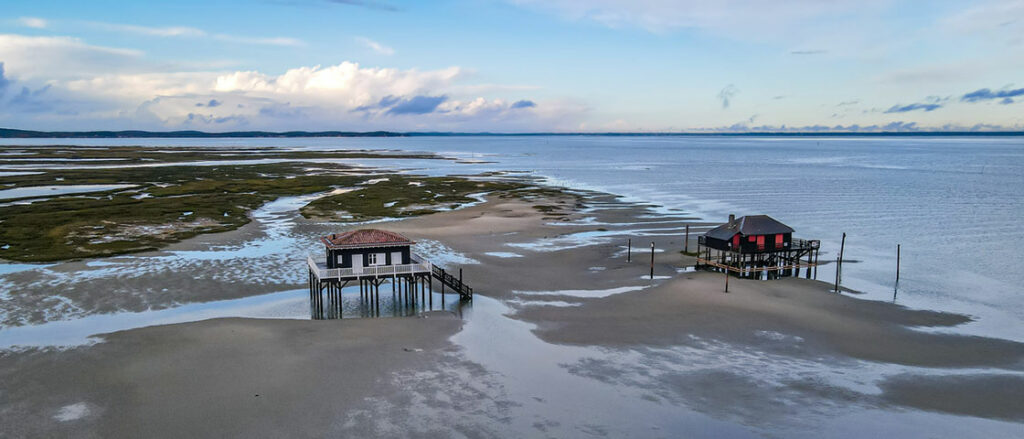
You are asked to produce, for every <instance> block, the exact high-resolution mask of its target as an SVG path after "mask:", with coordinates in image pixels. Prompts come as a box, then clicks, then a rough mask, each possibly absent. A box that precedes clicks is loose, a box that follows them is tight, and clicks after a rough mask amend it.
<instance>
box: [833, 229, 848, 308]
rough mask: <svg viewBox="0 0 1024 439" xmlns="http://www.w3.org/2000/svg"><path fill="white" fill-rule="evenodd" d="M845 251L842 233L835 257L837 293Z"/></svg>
mask: <svg viewBox="0 0 1024 439" xmlns="http://www.w3.org/2000/svg"><path fill="white" fill-rule="evenodd" d="M845 249H846V232H843V240H842V241H841V242H840V244H839V256H838V257H836V289H835V292H837V293H838V292H839V283H840V282H842V277H843V275H842V273H843V251H844V250H845Z"/></svg>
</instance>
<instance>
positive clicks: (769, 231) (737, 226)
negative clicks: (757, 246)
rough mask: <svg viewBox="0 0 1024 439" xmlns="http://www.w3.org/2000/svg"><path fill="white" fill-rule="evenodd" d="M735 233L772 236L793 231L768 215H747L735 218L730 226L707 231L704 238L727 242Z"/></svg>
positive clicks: (723, 225) (726, 225)
mask: <svg viewBox="0 0 1024 439" xmlns="http://www.w3.org/2000/svg"><path fill="white" fill-rule="evenodd" d="M737 232H739V233H742V234H743V235H747V236H749V235H774V234H776V233H793V229H792V228H791V227H789V226H787V225H785V224H782V223H780V222H779V221H778V220H776V219H775V218H772V217H770V216H768V215H747V216H745V217H741V218H736V221H735V222H733V223H732V224H731V225H730V224H729V223H725V224H722V225H720V226H718V227H715V228H713V229H711V230H708V232H707V233H705V234H704V236H708V237H711V238H715V239H721V240H723V241H728V240H729V239H732V236H733V235H735V234H736V233H737Z"/></svg>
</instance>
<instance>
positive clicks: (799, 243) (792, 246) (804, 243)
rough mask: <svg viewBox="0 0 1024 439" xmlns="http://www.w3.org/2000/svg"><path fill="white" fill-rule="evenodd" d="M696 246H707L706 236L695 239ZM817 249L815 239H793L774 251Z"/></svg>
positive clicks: (819, 242) (817, 243)
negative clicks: (786, 245) (787, 244)
mask: <svg viewBox="0 0 1024 439" xmlns="http://www.w3.org/2000/svg"><path fill="white" fill-rule="evenodd" d="M697 245H702V246H707V245H708V244H707V237H706V236H698V237H697ZM819 247H821V241H819V240H817V239H800V238H793V239H792V240H791V241H790V243H789V246H788V247H784V248H781V249H775V250H779V251H781V250H817V249H818V248H819ZM760 250H762V251H763V250H764V249H763V248H761V249H760Z"/></svg>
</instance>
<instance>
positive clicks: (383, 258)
mask: <svg viewBox="0 0 1024 439" xmlns="http://www.w3.org/2000/svg"><path fill="white" fill-rule="evenodd" d="M366 261H367V264H368V265H387V264H388V261H387V255H386V254H384V253H367V254H366Z"/></svg>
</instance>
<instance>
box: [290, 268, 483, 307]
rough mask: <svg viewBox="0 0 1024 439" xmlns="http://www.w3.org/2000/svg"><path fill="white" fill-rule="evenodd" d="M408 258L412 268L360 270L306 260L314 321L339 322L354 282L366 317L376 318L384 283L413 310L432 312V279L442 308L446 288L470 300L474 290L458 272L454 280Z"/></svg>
mask: <svg viewBox="0 0 1024 439" xmlns="http://www.w3.org/2000/svg"><path fill="white" fill-rule="evenodd" d="M411 256H412V262H413V263H411V264H401V265H373V266H368V267H362V268H327V263H326V261H319V260H316V259H313V257H312V256H307V257H306V265H307V269H308V270H309V300H310V307H311V311H312V316H313V318H314V319H323V318H341V315H342V309H341V304H342V300H341V292H342V290H343V289H344V288H345V287H346V286H347V285H348V284H349V282H353V281H354V282H355V283H356V284H358V285H359V297H360V303H361V304H362V305H361V306H362V307H363V308H365V309H366V310H369V311H368V315H372V314H373V312H376V313H377V314H378V315H379V313H380V286H381V284H384V283H390V284H391V289H392V295H393V296H394V299H396V301H397V302H399V303H402V304H403V306H412V307H413V308H415V307H417V306H423V305H424V304H428V305H429V306H430V309H433V306H434V305H433V302H434V294H433V292H434V286H433V285H434V282H433V281H434V279H437V280H438V281H440V284H441V294H440V298H441V307H442V308H444V300H445V288H446V287H447V288H449V289H450V290H451V292H452V293H457V294H458V295H459V298H460V299H461V300H472V299H473V288H471V287H470V286H469V285H466V284H465V283H463V282H462V270H461V269H459V270H458V274H459V275H458V277H456V276H453V275H452V274H450V273H448V272H447V271H446V270H445V269H444V268H441V267H439V266H436V265H434V264H432V263H430V262H428V261H426V260H424V259H423V258H420V257H419V256H417V255H416V254H412V255H411ZM325 290H326V293H327V294H326V297H325V296H324V292H325ZM428 292H429V295H428ZM417 293H418V294H417ZM417 295H419V297H417Z"/></svg>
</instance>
